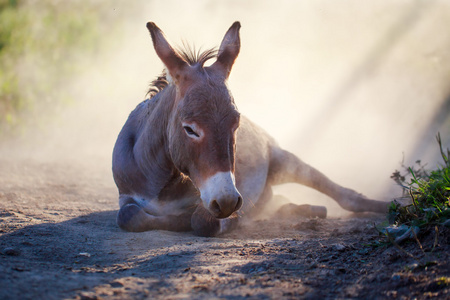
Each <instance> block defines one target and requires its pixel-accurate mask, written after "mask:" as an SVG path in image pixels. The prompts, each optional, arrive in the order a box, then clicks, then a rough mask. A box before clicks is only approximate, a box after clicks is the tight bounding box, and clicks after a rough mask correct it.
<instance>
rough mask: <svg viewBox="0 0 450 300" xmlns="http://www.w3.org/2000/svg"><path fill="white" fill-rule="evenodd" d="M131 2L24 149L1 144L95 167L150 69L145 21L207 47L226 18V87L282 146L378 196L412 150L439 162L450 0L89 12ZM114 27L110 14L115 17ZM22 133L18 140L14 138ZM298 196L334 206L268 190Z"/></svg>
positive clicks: (104, 168)
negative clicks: (233, 35) (229, 35)
mask: <svg viewBox="0 0 450 300" xmlns="http://www.w3.org/2000/svg"><path fill="white" fill-rule="evenodd" d="M125 5H127V6H133V9H132V10H130V9H128V10H127V11H129V13H125V14H120V18H118V19H117V20H114V22H118V23H119V24H123V25H121V26H120V30H117V32H116V33H114V35H116V36H117V37H116V38H115V39H116V40H115V42H114V43H112V45H113V46H112V47H110V48H109V49H108V51H107V52H106V53H102V54H101V55H99V57H98V58H96V59H95V60H94V61H93V63H91V64H90V67H89V68H87V69H86V70H85V71H84V72H83V73H82V74H81V76H79V78H77V79H76V80H72V81H71V82H67V83H65V84H64V85H63V86H58V87H55V88H64V89H67V90H68V91H70V93H71V94H72V96H73V98H74V99H76V101H75V103H72V104H70V105H69V106H68V107H67V109H66V110H64V111H62V112H60V114H58V115H57V116H55V119H54V121H53V122H52V123H51V124H50V125H49V126H48V128H47V129H45V130H40V131H33V130H30V132H31V135H30V137H28V138H27V139H28V140H29V142H28V143H26V147H22V148H20V149H17V148H16V146H15V145H14V144H11V143H5V144H3V145H2V147H1V148H2V149H1V151H2V152H1V153H2V155H8V156H11V157H21V158H25V159H37V160H43V161H49V160H65V161H67V162H71V163H74V164H82V165H85V166H86V168H92V170H93V172H97V173H99V172H100V173H101V174H103V175H102V176H104V178H105V180H106V181H108V182H109V183H110V184H111V185H113V182H112V176H111V172H110V167H111V152H112V148H113V145H114V142H115V139H116V137H117V134H118V133H119V131H120V129H121V127H122V125H123V123H124V122H125V120H126V118H127V116H128V114H129V113H130V111H131V110H132V109H133V108H134V107H135V106H136V105H137V104H138V103H139V102H141V101H142V100H144V99H145V94H146V91H147V87H148V83H149V82H150V81H151V80H152V79H154V78H155V76H157V75H158V74H159V73H160V72H161V71H162V68H163V66H162V63H161V62H160V61H159V59H158V57H157V56H156V54H155V52H154V50H153V48H152V44H151V39H150V36H149V34H148V31H147V29H146V28H145V24H146V22H148V21H153V22H155V23H156V24H157V25H158V26H159V27H160V28H161V29H162V30H163V31H164V32H165V34H166V35H167V36H168V38H169V40H171V41H172V43H174V44H178V45H181V44H182V41H187V42H188V43H189V44H193V45H196V46H197V47H202V48H203V49H208V48H210V47H213V46H218V45H219V43H220V41H221V39H222V37H223V35H224V33H225V31H226V30H227V29H228V27H229V26H230V25H231V24H232V23H233V22H234V21H236V20H238V21H240V22H241V24H242V28H241V43H242V48H241V53H240V55H239V57H238V59H237V61H236V64H235V65H234V67H233V71H232V73H231V77H230V79H229V86H230V89H231V91H232V93H233V95H234V98H235V101H236V103H237V105H238V107H239V109H240V111H241V112H242V113H243V114H245V115H247V116H248V117H249V118H250V119H251V120H253V121H254V122H256V123H257V124H259V125H260V126H261V127H263V128H264V129H266V130H267V131H268V132H269V133H270V134H271V135H272V136H274V137H275V138H276V139H277V140H278V142H279V143H280V145H281V146H283V147H284V148H286V149H288V150H290V151H291V152H293V153H295V154H297V155H298V156H299V157H300V158H301V159H302V160H304V161H306V162H308V163H309V164H311V165H313V166H315V167H316V168H318V169H319V170H321V171H322V172H323V173H325V174H326V175H327V176H329V177H330V178H331V179H333V180H334V181H336V182H337V183H339V184H341V185H344V186H347V187H350V188H352V189H355V190H357V191H359V192H361V193H364V194H365V195H367V196H369V197H371V198H376V199H383V200H388V199H390V198H392V197H394V196H397V195H398V194H400V190H399V189H398V188H397V187H395V186H394V182H393V181H392V180H391V179H390V178H389V177H390V175H391V173H392V172H393V171H394V170H395V169H399V168H400V165H399V163H400V162H401V161H402V158H403V153H404V159H405V164H406V165H408V164H413V163H414V162H415V161H416V160H417V159H421V160H422V161H424V162H428V163H429V166H430V167H434V166H436V164H437V163H438V161H439V149H438V147H437V143H435V141H434V137H435V135H436V133H437V132H438V131H440V132H441V135H442V137H443V141H444V142H445V143H446V146H449V143H450V118H449V112H450V100H449V99H450V60H449V59H450V52H449V51H448V49H450V35H448V34H447V32H446V30H444V29H445V28H450V2H448V1H396V2H392V1H386V0H383V1H364V2H361V1H357V0H345V1H339V2H336V1H332V0H320V1H298V2H296V1H289V0H280V1H276V2H275V1H256V0H254V1H237V0H235V1H233V0H230V1H220V2H219V1H173V0H170V1H167V0H166V1H151V2H149V1H133V2H127V3H126V4H124V3H121V2H119V1H113V2H111V4H110V5H104V6H103V7H102V6H99V9H109V10H117V11H120V10H123V9H125V8H124V7H125ZM116 24H117V23H116ZM22 142H23V139H22ZM276 193H278V194H283V195H286V196H287V197H288V198H290V199H291V200H292V201H295V202H298V203H310V204H319V205H320V204H323V205H327V206H329V211H330V212H331V214H337V213H338V212H339V208H338V206H337V205H336V204H335V203H334V202H333V201H332V200H329V199H328V198H327V197H325V196H322V195H320V194H319V193H316V192H315V191H311V190H308V189H307V188H303V187H299V186H294V185H286V186H282V187H279V188H277V189H276Z"/></svg>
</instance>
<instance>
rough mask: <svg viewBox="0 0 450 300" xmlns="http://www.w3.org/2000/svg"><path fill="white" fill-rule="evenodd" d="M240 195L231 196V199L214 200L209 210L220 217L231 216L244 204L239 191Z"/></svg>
mask: <svg viewBox="0 0 450 300" xmlns="http://www.w3.org/2000/svg"><path fill="white" fill-rule="evenodd" d="M238 195H239V196H237V197H236V195H235V196H234V197H230V199H220V200H216V199H214V200H212V201H211V202H210V204H209V207H208V209H209V211H210V212H211V213H212V214H213V216H215V217H216V218H219V219H223V218H227V217H229V216H230V215H231V214H232V213H234V212H235V211H237V210H238V209H239V208H241V206H242V197H241V195H240V194H239V193H238Z"/></svg>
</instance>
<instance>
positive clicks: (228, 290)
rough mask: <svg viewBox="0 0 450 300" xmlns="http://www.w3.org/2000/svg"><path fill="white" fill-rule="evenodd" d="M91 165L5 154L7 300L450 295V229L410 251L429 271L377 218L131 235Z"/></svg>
mask: <svg viewBox="0 0 450 300" xmlns="http://www.w3.org/2000/svg"><path fill="white" fill-rule="evenodd" d="M92 169H93V168H89V167H87V166H86V165H83V164H82V163H80V164H77V165H74V164H72V163H38V162H35V161H15V162H11V161H8V160H7V158H6V157H4V158H1V159H0V262H1V263H0V299H62V298H64V299H159V298H161V299H218V298H219V299H241V298H250V299H297V298H300V299H352V298H358V299H415V298H417V299H428V298H438V299H445V298H447V299H449V298H450V282H449V281H450V279H449V278H450V264H449V258H450V251H449V250H450V247H449V244H450V243H449V242H450V234H449V230H448V229H445V228H438V235H437V240H438V243H437V246H436V247H435V249H434V251H433V252H431V253H430V251H431V249H432V248H433V244H434V240H435V237H436V234H435V233H434V232H431V233H427V234H424V235H422V236H420V240H421V242H422V246H423V248H424V252H423V251H422V250H421V249H420V247H419V246H418V244H417V242H415V241H411V242H407V243H406V244H403V245H402V247H403V249H404V250H405V251H406V252H408V253H409V254H410V255H414V256H415V257H417V258H418V259H419V260H420V264H417V262H416V261H415V260H414V259H413V258H411V257H410V256H409V255H408V254H406V253H405V252H401V251H400V250H398V249H396V248H395V247H393V246H388V245H387V244H383V243H381V244H380V243H377V241H379V240H380V238H379V235H378V233H377V231H376V230H375V229H374V223H375V224H378V223H380V222H382V221H383V220H384V217H383V216H379V215H359V216H357V215H352V216H350V217H348V218H340V219H306V218H293V219H289V218H282V217H274V218H271V219H269V220H261V221H255V222H252V223H247V224H242V226H241V228H239V229H238V230H236V231H234V232H232V233H229V234H226V235H224V236H221V237H218V238H200V237H196V236H194V235H193V234H192V233H189V232H188V233H175V232H166V231H153V232H146V233H127V232H123V231H121V230H120V229H119V228H118V227H117V226H116V224H115V215H116V210H117V208H118V204H117V191H116V189H115V187H114V184H113V182H112V179H111V178H110V177H109V176H108V175H107V174H106V173H107V172H106V171H105V172H106V173H105V172H101V171H98V172H95V171H92ZM105 174H106V175H105ZM425 253H426V254H425Z"/></svg>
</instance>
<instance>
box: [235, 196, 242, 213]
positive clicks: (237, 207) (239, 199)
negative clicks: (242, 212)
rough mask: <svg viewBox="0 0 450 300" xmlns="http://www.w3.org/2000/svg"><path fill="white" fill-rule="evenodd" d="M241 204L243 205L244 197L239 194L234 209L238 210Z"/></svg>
mask: <svg viewBox="0 0 450 300" xmlns="http://www.w3.org/2000/svg"><path fill="white" fill-rule="evenodd" d="M241 206H242V197H241V196H239V197H238V201H237V203H236V207H235V209H234V211H237V210H238V209H239V208H241Z"/></svg>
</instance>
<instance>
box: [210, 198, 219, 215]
mask: <svg viewBox="0 0 450 300" xmlns="http://www.w3.org/2000/svg"><path fill="white" fill-rule="evenodd" d="M209 209H210V210H211V211H212V212H214V213H216V214H220V205H219V202H217V200H213V201H211V204H210V205H209Z"/></svg>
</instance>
